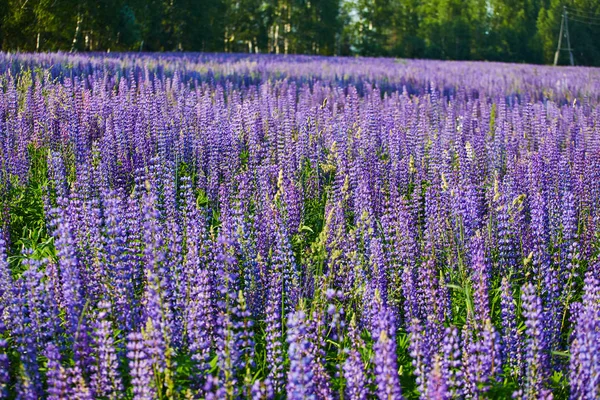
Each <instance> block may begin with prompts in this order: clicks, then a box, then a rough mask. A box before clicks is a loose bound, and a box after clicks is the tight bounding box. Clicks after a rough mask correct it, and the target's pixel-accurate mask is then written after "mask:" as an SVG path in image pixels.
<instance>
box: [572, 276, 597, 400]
mask: <svg viewBox="0 0 600 400" xmlns="http://www.w3.org/2000/svg"><path fill="white" fill-rule="evenodd" d="M594 268H598V267H597V266H594ZM575 319H576V322H575V330H574V331H573V334H572V337H573V342H572V344H571V361H570V365H569V378H570V383H571V395H570V398H571V399H596V398H598V396H600V358H599V356H598V355H599V354H600V333H599V332H600V282H599V281H598V278H597V277H595V276H594V274H593V272H592V271H589V272H588V273H587V275H586V278H585V287H584V295H583V299H582V303H581V305H580V307H579V310H578V312H577V313H576V317H575Z"/></svg>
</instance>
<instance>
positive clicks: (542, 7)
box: [0, 0, 600, 65]
mask: <svg viewBox="0 0 600 400" xmlns="http://www.w3.org/2000/svg"><path fill="white" fill-rule="evenodd" d="M563 6H567V7H568V10H569V12H570V15H571V20H570V24H569V30H570V34H571V43H572V46H573V48H574V58H575V62H576V64H577V65H600V43H599V42H598V41H597V40H596V38H598V37H600V2H598V1H590V0H377V1H375V0H347V1H344V0H312V1H308V0H200V1H192V0H177V1H174V0H152V1H146V0H103V1H95V0H0V47H1V48H2V49H3V50H5V51H16V50H19V51H57V50H62V51H106V50H111V51H140V50H142V51H204V52H206V51H209V52H250V53H279V54H294V53H296V54H320V55H363V56H391V57H402V58H435V59H449V60H491V61H510V62H529V63H551V62H552V61H553V57H554V51H555V50H556V45H557V41H558V35H559V30H560V25H561V15H562V12H563ZM563 47H566V42H565V43H564V46H563ZM560 62H561V63H562V64H567V63H568V56H567V53H564V52H563V53H562V54H561V59H560Z"/></svg>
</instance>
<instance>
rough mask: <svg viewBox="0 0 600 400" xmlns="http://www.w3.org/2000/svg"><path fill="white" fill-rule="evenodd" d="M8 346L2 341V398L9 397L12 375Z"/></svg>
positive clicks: (0, 329)
mask: <svg viewBox="0 0 600 400" xmlns="http://www.w3.org/2000/svg"><path fill="white" fill-rule="evenodd" d="M4 330H5V328H4V323H3V322H2V321H0V335H1V334H4ZM7 349H8V344H7V343H6V340H5V339H0V397H3V398H4V397H8V385H9V382H10V375H9V373H8V371H9V368H10V365H9V363H8V354H7Z"/></svg>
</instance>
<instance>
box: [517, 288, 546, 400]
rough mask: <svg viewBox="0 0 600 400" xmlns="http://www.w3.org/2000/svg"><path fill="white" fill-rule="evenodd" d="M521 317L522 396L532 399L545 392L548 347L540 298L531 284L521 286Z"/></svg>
mask: <svg viewBox="0 0 600 400" xmlns="http://www.w3.org/2000/svg"><path fill="white" fill-rule="evenodd" d="M521 299H522V301H523V317H525V327H526V330H525V333H526V334H527V341H526V356H525V357H526V358H525V364H526V374H525V388H524V394H523V396H524V398H527V399H534V398H539V397H543V396H545V395H546V393H547V389H546V388H545V386H546V383H547V380H548V378H549V377H548V371H549V368H548V362H549V354H548V352H549V349H548V342H547V331H546V329H545V327H544V325H543V320H544V314H543V311H542V304H541V299H540V297H539V296H538V294H537V293H536V289H535V287H534V286H533V285H531V284H526V285H525V286H524V287H523V291H522V294H521Z"/></svg>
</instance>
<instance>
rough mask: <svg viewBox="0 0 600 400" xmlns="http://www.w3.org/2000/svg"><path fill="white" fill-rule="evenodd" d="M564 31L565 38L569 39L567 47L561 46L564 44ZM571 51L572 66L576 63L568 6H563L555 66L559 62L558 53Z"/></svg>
mask: <svg viewBox="0 0 600 400" xmlns="http://www.w3.org/2000/svg"><path fill="white" fill-rule="evenodd" d="M563 33H564V36H565V38H566V39H567V48H566V49H562V48H561V47H560V46H561V44H562V38H563ZM563 50H565V51H568V52H569V61H570V62H571V66H573V65H575V62H574V61H573V49H572V48H571V37H570V36H569V13H568V12H567V9H566V7H564V6H563V12H562V18H561V20H560V33H559V34H558V46H556V53H554V66H556V64H558V55H559V54H560V52H561V51H563Z"/></svg>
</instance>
